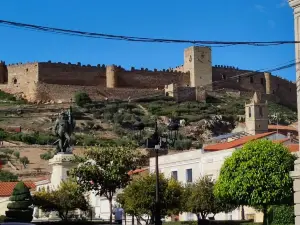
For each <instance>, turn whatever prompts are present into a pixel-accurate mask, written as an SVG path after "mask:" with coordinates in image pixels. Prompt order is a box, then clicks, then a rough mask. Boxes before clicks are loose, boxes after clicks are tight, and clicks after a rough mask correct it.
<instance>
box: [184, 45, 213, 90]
mask: <svg viewBox="0 0 300 225" xmlns="http://www.w3.org/2000/svg"><path fill="white" fill-rule="evenodd" d="M184 72H190V86H191V87H196V88H197V87H200V88H201V89H202V88H203V89H206V90H211V89H212V60H211V48H210V47H200V46H192V47H189V48H186V49H185V50H184Z"/></svg>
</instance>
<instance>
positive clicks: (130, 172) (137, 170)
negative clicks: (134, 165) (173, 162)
mask: <svg viewBox="0 0 300 225" xmlns="http://www.w3.org/2000/svg"><path fill="white" fill-rule="evenodd" d="M146 170H148V168H143V169H136V170H133V171H132V170H131V171H129V172H128V175H133V174H137V173H141V172H144V171H146Z"/></svg>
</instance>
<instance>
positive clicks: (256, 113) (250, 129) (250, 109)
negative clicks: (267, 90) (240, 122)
mask: <svg viewBox="0 0 300 225" xmlns="http://www.w3.org/2000/svg"><path fill="white" fill-rule="evenodd" d="M245 113H246V115H245V124H246V132H247V133H249V134H251V135H256V134H261V133H266V132H268V125H269V118H268V114H269V110H268V104H267V102H263V101H262V100H261V98H260V96H259V95H258V94H257V93H256V92H255V93H254V95H253V98H252V100H251V102H250V103H249V104H245Z"/></svg>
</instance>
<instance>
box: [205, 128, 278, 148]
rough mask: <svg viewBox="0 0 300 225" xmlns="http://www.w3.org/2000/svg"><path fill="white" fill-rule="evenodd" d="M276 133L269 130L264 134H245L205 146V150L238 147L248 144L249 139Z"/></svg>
mask: <svg viewBox="0 0 300 225" xmlns="http://www.w3.org/2000/svg"><path fill="white" fill-rule="evenodd" d="M275 133H276V132H275V131H273V132H267V133H263V134H257V135H252V136H245V137H242V138H239V139H237V140H234V141H230V142H223V143H218V144H213V145H208V146H205V147H204V150H205V151H220V150H225V149H231V148H236V147H238V146H241V145H244V144H246V143H247V142H248V141H252V140H257V139H260V138H264V137H267V136H270V135H272V134H275Z"/></svg>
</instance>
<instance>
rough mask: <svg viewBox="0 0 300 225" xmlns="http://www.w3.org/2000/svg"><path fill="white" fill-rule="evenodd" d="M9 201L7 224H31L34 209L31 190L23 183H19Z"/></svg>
mask: <svg viewBox="0 0 300 225" xmlns="http://www.w3.org/2000/svg"><path fill="white" fill-rule="evenodd" d="M9 200H10V201H11V202H10V203H8V205H7V209H8V210H7V211H6V212H5V215H6V219H5V222H24V223H26V222H27V223H29V222H31V220H32V219H33V218H32V213H33V208H30V206H31V205H32V204H33V201H32V197H31V194H30V191H29V188H28V187H26V185H25V184H24V183H23V182H19V183H17V185H16V186H15V188H14V190H13V193H12V196H11V197H10V198H9Z"/></svg>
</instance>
